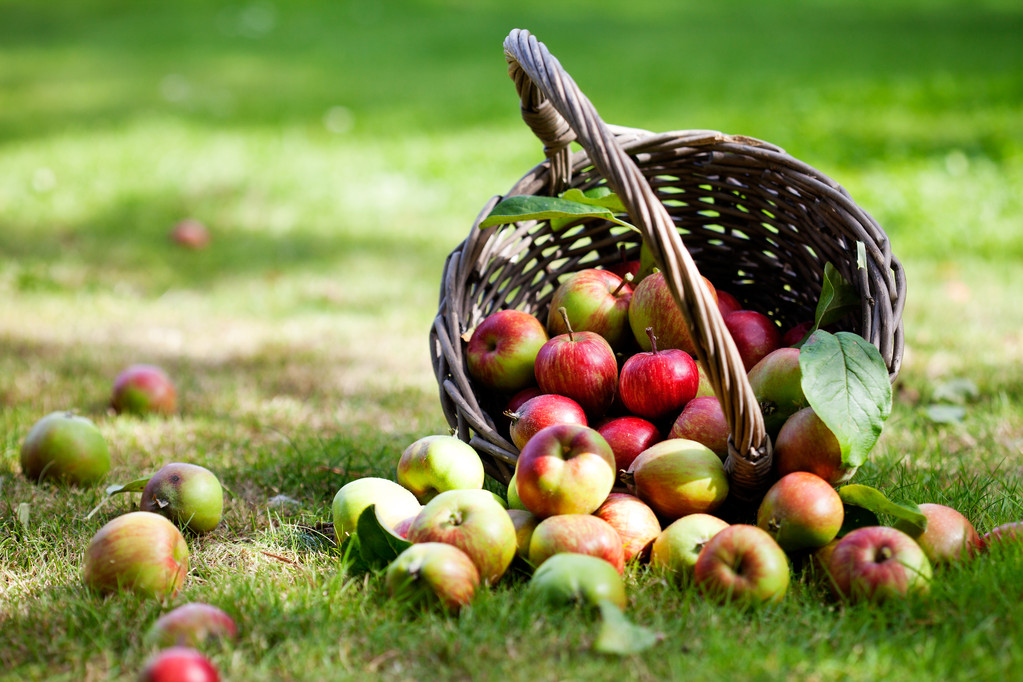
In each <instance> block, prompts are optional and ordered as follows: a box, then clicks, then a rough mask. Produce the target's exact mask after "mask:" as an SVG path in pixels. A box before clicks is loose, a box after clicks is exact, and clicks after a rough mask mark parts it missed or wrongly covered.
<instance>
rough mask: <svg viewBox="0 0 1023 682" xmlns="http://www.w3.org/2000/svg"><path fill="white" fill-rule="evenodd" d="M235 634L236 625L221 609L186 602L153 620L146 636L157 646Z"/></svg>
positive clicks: (194, 643)
mask: <svg viewBox="0 0 1023 682" xmlns="http://www.w3.org/2000/svg"><path fill="white" fill-rule="evenodd" d="M237 636H238V626H237V625H236V624H235V622H234V619H233V618H231V616H229V615H228V614H227V612H226V611H224V610H223V609H221V608H218V607H216V606H213V605H212V604H205V603H203V602H189V603H187V604H182V605H181V606H178V607H177V608H174V609H171V610H170V611H168V612H167V613H165V614H163V615H162V616H160V617H159V618H157V619H156V622H154V623H153V625H152V627H151V628H150V629H149V632H148V634H147V635H146V639H147V640H148V641H150V642H153V643H155V644H156V645H158V646H161V647H166V646H173V645H178V646H201V645H205V644H209V643H214V642H218V641H222V640H230V639H234V638H235V637H237Z"/></svg>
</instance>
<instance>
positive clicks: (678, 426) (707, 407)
mask: <svg viewBox="0 0 1023 682" xmlns="http://www.w3.org/2000/svg"><path fill="white" fill-rule="evenodd" d="M729 435H731V429H729V428H728V420H727V419H725V411H724V410H723V409H721V401H720V400H718V398H717V396H715V395H704V396H698V397H695V398H693V399H692V400H690V401H689V402H688V403H686V406H685V407H683V408H682V411H681V412H680V413H679V415H678V417H676V418H675V422H674V423H673V424H672V425H671V431H669V432H668V437H669V438H686V439H688V440H695V441H696V442H697V443H701V444H702V445H706V446H707V447H708V448H710V449H711V450H713V451H714V454H715V455H717V456H718V458H720V459H721V461H722V462H724V461H725V459H726V458H727V457H728V437H729Z"/></svg>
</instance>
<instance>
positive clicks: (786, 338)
mask: <svg viewBox="0 0 1023 682" xmlns="http://www.w3.org/2000/svg"><path fill="white" fill-rule="evenodd" d="M811 331H813V320H803V321H802V322H800V323H798V324H795V325H793V326H791V327H789V328H788V329H787V330H786V331H785V333H784V334H782V335H781V345H783V346H792V347H793V348H798V347H799V346H800V345H801V342H802V340H803V339H804V338H806V335H807V334H809V333H810V332H811Z"/></svg>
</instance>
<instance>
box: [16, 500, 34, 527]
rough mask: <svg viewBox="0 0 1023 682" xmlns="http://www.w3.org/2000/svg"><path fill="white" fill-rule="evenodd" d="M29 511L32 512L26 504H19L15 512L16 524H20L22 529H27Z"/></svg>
mask: <svg viewBox="0 0 1023 682" xmlns="http://www.w3.org/2000/svg"><path fill="white" fill-rule="evenodd" d="M31 510H32V507H31V506H29V503H28V502H20V503H18V511H17V515H18V523H19V524H21V527H22V528H28V517H29V512H31Z"/></svg>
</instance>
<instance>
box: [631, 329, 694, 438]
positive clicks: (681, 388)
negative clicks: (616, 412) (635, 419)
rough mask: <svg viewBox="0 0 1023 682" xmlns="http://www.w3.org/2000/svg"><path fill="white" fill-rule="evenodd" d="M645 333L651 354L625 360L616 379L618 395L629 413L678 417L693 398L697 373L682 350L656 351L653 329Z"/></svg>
mask: <svg viewBox="0 0 1023 682" xmlns="http://www.w3.org/2000/svg"><path fill="white" fill-rule="evenodd" d="M646 331H647V334H649V336H650V351H648V352H640V353H636V354H634V355H632V356H631V357H629V359H628V360H626V361H625V364H623V365H622V370H621V373H620V376H619V378H618V392H619V395H620V396H621V400H622V404H623V405H625V409H627V410H628V411H629V412H631V413H632V414H634V415H637V416H639V417H643V418H645V419H649V420H651V421H657V420H660V419H663V418H665V417H668V416H674V415H677V414H678V413H679V411H680V410H681V409H682V408H683V407H685V405H686V403H688V402H689V401H690V400H692V399H693V398H695V397H696V390H697V389H698V388H699V386H700V370H699V369H698V368H697V367H696V361H695V360H693V357H692V356H691V355H689V353H687V352H685V351H684V350H680V349H678V348H668V349H665V350H658V348H657V337H656V336H654V333H653V327H647V330H646Z"/></svg>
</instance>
